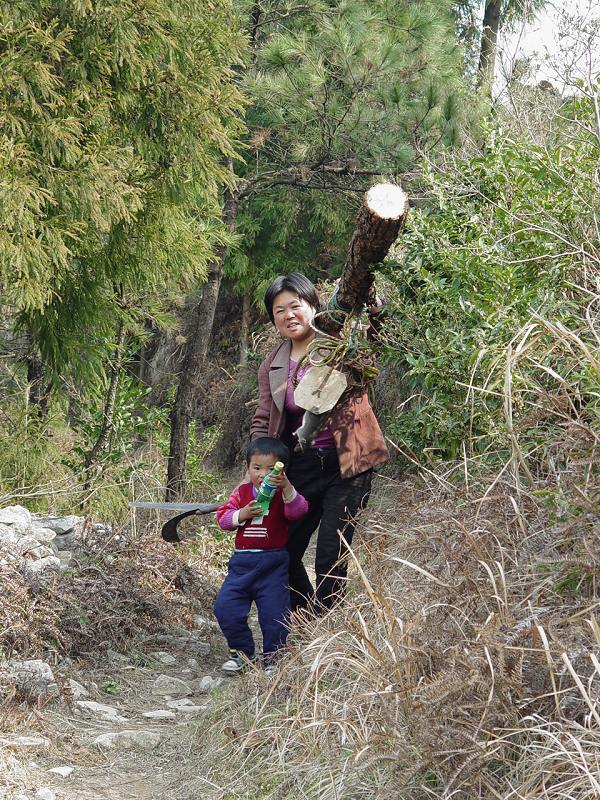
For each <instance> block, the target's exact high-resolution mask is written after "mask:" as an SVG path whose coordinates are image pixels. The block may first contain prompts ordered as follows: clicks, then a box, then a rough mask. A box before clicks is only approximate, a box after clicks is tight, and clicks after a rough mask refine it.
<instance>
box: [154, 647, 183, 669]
mask: <svg viewBox="0 0 600 800" xmlns="http://www.w3.org/2000/svg"><path fill="white" fill-rule="evenodd" d="M152 657H153V658H155V659H156V660H157V661H160V663H161V664H165V665H166V666H168V667H170V666H172V665H173V664H176V663H177V659H176V658H175V656H172V655H171V653H165V652H164V651H163V650H159V651H158V652H157V653H152Z"/></svg>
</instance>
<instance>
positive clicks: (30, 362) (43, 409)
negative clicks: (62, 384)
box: [27, 353, 49, 417]
mask: <svg viewBox="0 0 600 800" xmlns="http://www.w3.org/2000/svg"><path fill="white" fill-rule="evenodd" d="M27 385H28V400H29V405H30V406H32V407H33V408H35V409H37V411H38V413H39V415H40V416H42V417H45V416H46V414H47V413H48V391H49V389H48V386H46V385H44V363H43V361H42V359H41V358H40V356H39V355H38V354H37V353H30V354H29V355H28V356H27Z"/></svg>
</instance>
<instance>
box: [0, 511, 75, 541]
mask: <svg viewBox="0 0 600 800" xmlns="http://www.w3.org/2000/svg"><path fill="white" fill-rule="evenodd" d="M0 521H1V519H0ZM35 524H36V525H37V526H39V527H40V528H48V529H49V530H51V531H53V532H54V533H56V534H57V535H58V537H60V536H65V535H66V534H67V533H76V534H81V532H82V530H83V526H84V524H85V519H84V517H76V516H75V515H73V514H71V515H69V516H66V517H36V518H35Z"/></svg>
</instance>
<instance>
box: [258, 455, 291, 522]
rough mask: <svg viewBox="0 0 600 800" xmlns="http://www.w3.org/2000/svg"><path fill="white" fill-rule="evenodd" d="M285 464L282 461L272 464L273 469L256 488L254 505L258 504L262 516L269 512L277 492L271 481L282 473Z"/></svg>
mask: <svg viewBox="0 0 600 800" xmlns="http://www.w3.org/2000/svg"><path fill="white" fill-rule="evenodd" d="M284 466H285V464H284V463H283V461H276V462H275V464H273V469H272V470H271V471H270V472H268V473H267V474H266V475H265V477H264V478H263V479H262V481H261V484H260V486H259V487H258V491H257V493H256V499H255V501H254V502H255V503H258V504H259V506H260V507H261V508H262V510H263V514H267V513H268V511H269V504H270V503H271V500H272V499H273V497H274V495H275V492H276V491H277V487H276V486H274V485H273V484H272V483H271V479H272V478H275V477H276V476H277V475H279V474H281V473H282V472H283V469H284Z"/></svg>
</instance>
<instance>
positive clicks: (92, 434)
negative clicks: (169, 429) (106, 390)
mask: <svg viewBox="0 0 600 800" xmlns="http://www.w3.org/2000/svg"><path fill="white" fill-rule="evenodd" d="M150 391H151V390H150V388H149V387H147V386H141V385H140V384H139V383H138V382H137V381H136V380H135V379H133V378H132V377H131V376H129V375H127V374H126V373H121V375H120V377H119V382H118V385H117V395H116V402H115V413H114V416H113V420H112V425H111V433H110V439H109V446H108V449H107V451H106V452H105V453H104V454H103V456H102V459H103V461H104V462H105V463H112V464H117V463H119V462H120V461H121V460H122V459H123V457H124V456H126V455H127V454H129V453H131V452H132V451H133V450H134V449H135V448H136V447H138V446H139V444H140V442H143V441H147V440H148V439H149V437H150V434H151V433H152V431H153V430H154V429H155V428H156V426H158V425H160V424H162V425H166V414H165V411H164V409H159V408H156V407H154V406H149V405H148V396H149V394H150ZM103 421H104V398H103V397H102V396H101V395H99V396H98V397H97V399H95V398H93V397H89V398H88V403H87V404H85V405H82V406H80V407H79V409H78V413H76V414H75V418H74V420H73V427H74V428H75V430H77V432H78V433H79V435H80V437H81V439H80V443H78V444H77V445H76V446H75V447H74V448H73V452H74V453H75V454H76V455H77V456H78V457H79V458H80V459H81V462H79V464H78V466H79V468H81V467H82V464H83V460H84V459H85V456H86V454H87V452H88V451H89V450H90V448H91V447H92V446H93V445H94V443H95V442H96V441H97V439H98V436H99V434H100V430H101V428H102V424H103ZM69 463H71V464H72V465H73V466H74V468H77V462H76V463H73V461H72V460H71V461H70V462H69Z"/></svg>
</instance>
